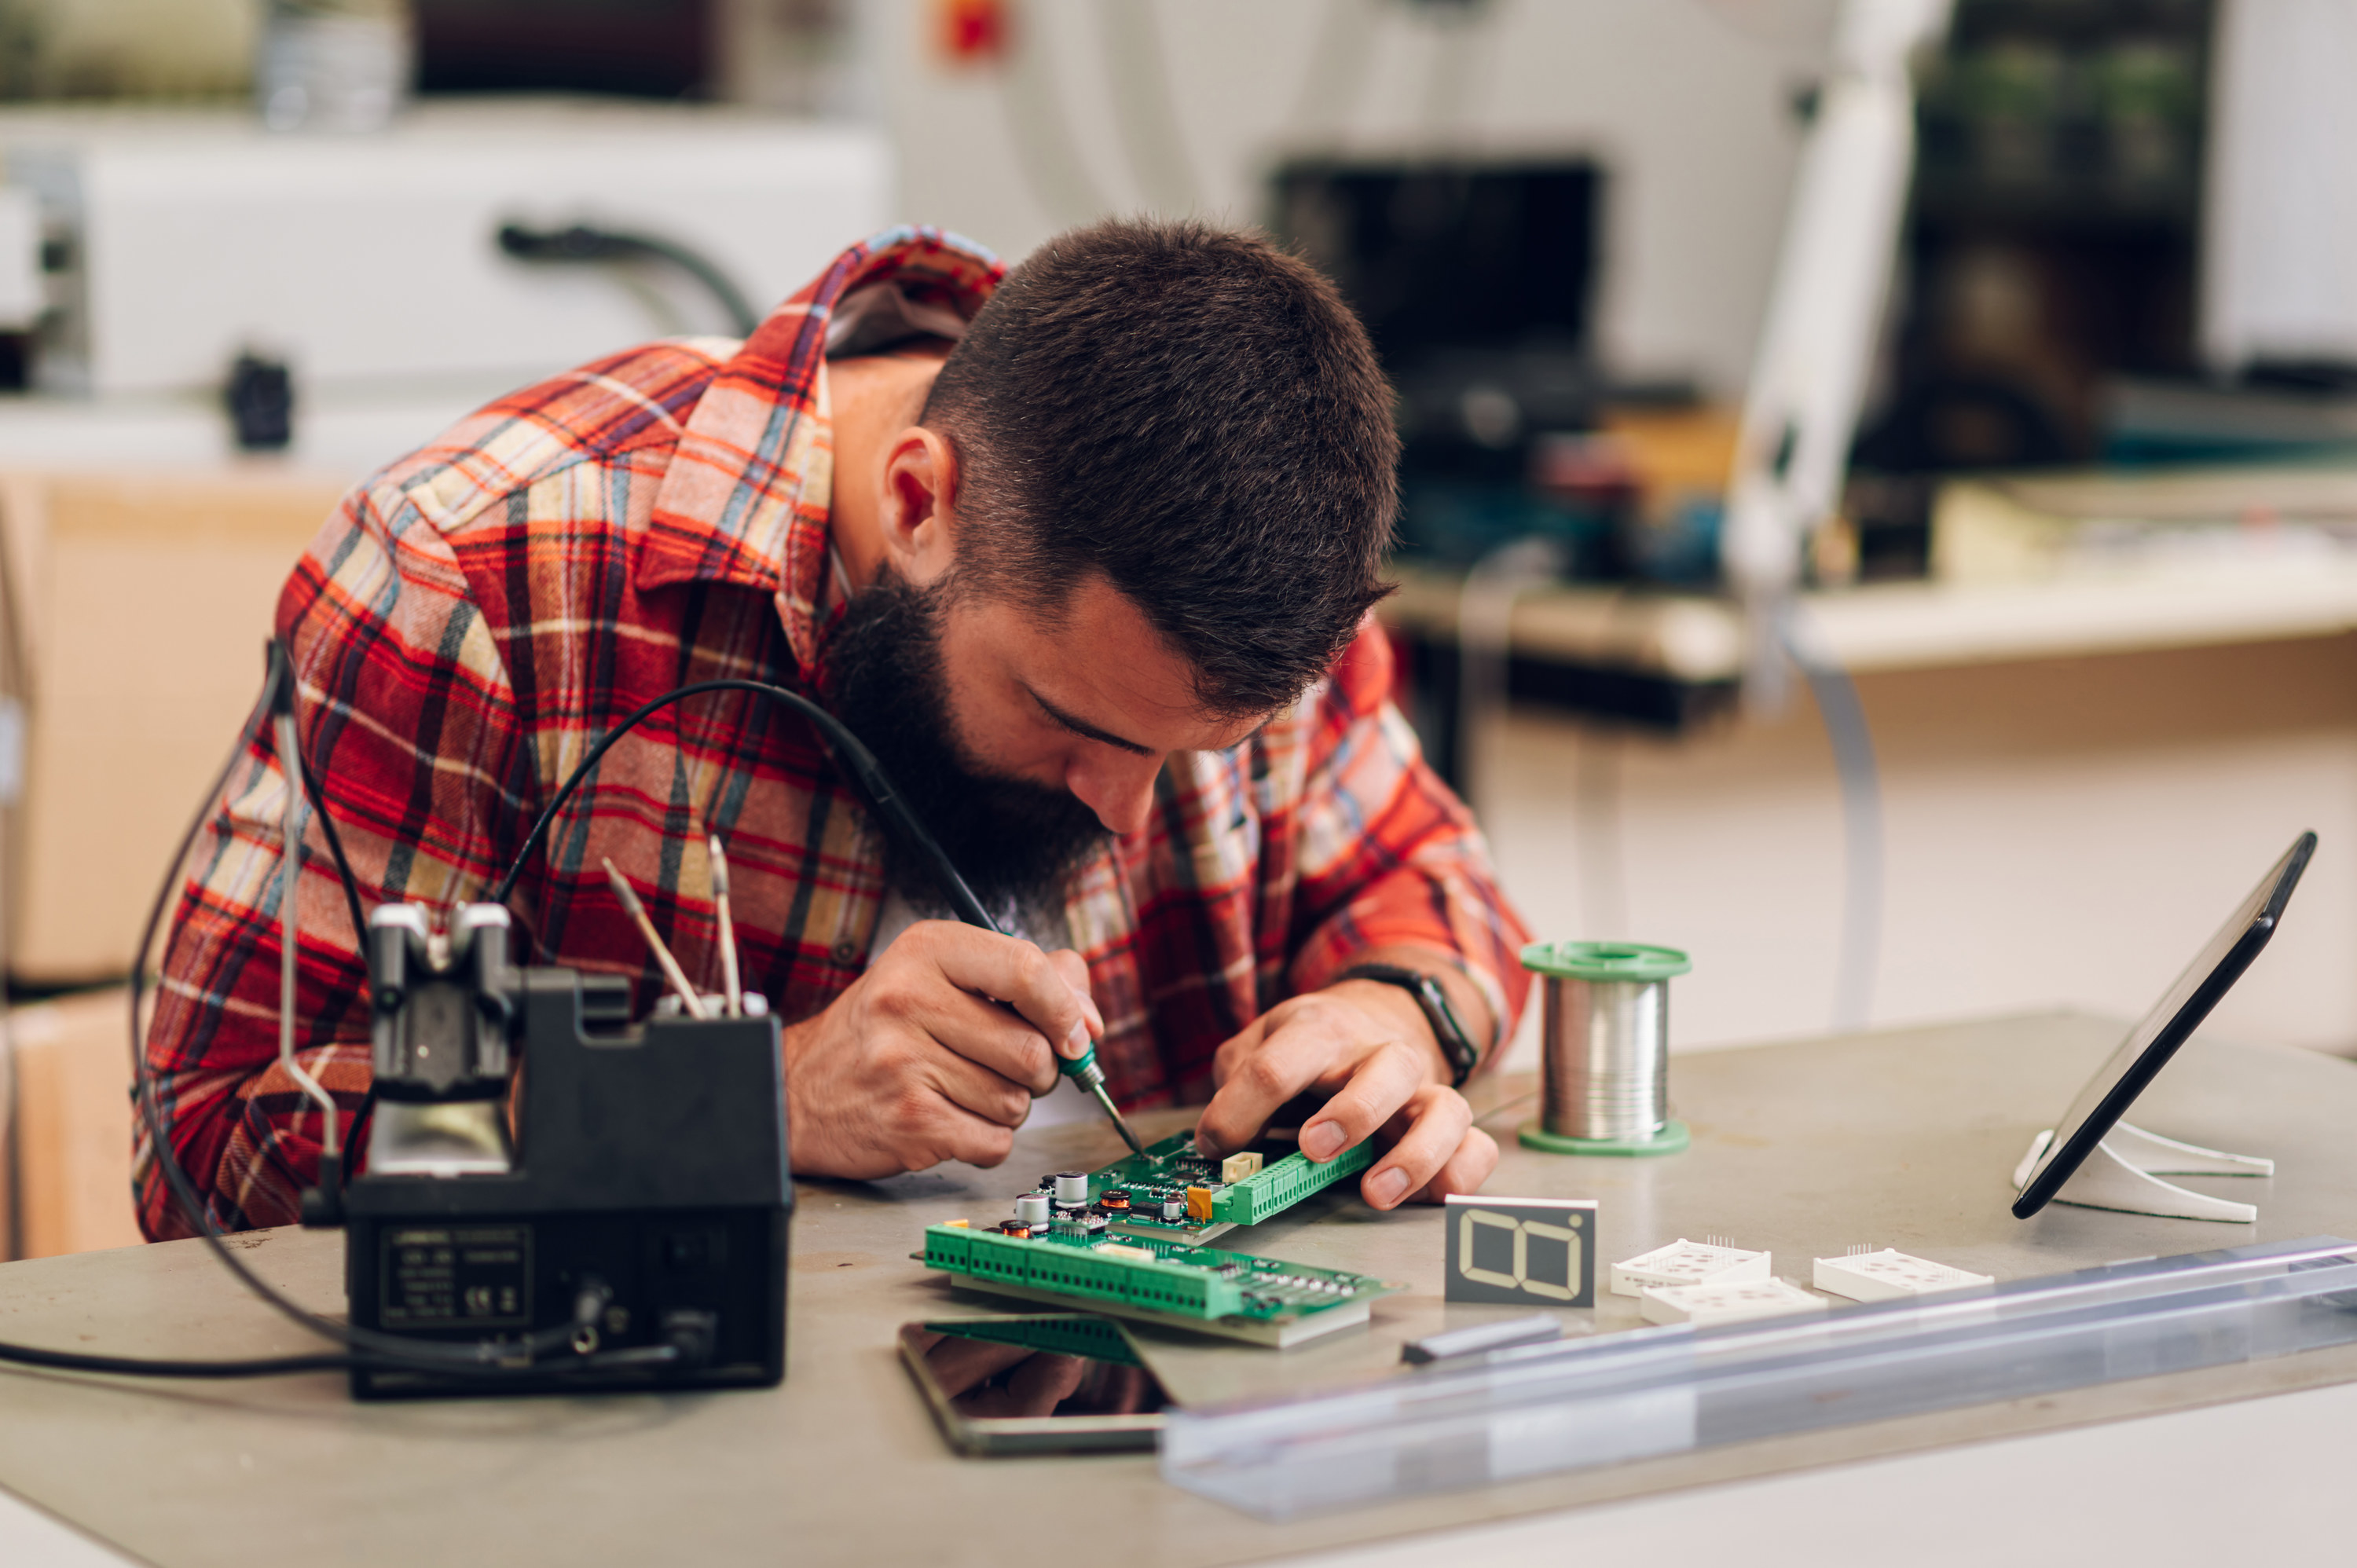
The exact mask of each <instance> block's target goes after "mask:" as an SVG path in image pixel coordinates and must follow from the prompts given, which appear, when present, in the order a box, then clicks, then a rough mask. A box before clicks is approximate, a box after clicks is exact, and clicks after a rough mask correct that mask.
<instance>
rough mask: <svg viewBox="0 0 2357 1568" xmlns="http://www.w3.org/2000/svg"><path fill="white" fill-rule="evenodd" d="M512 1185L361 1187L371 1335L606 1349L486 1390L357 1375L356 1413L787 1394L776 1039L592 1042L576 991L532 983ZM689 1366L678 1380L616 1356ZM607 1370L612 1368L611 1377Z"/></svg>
mask: <svg viewBox="0 0 2357 1568" xmlns="http://www.w3.org/2000/svg"><path fill="white" fill-rule="evenodd" d="M517 1000H518V1003H519V1004H520V1005H521V1007H522V1010H523V1017H522V1030H521V1036H520V1037H521V1041H522V1047H523V1049H522V1057H523V1068H522V1072H523V1086H522V1113H521V1116H520V1118H519V1126H518V1129H517V1147H518V1150H519V1156H518V1159H517V1162H516V1165H515V1168H514V1169H513V1170H511V1171H509V1172H506V1173H503V1174H500V1175H465V1176H376V1175H363V1176H356V1177H354V1178H353V1179H352V1181H351V1183H350V1186H349V1187H347V1188H346V1189H345V1193H344V1203H343V1208H344V1226H345V1284H346V1289H347V1291H348V1293H349V1295H350V1312H351V1321H352V1323H353V1325H354V1326H357V1327H361V1328H369V1329H376V1330H380V1331H382V1332H384V1333H388V1334H397V1335H402V1336H404V1337H415V1338H425V1339H436V1340H443V1341H448V1342H453V1343H461V1344H471V1343H476V1342H479V1341H481V1340H484V1339H486V1338H490V1337H505V1338H511V1339H515V1338H522V1337H524V1336H526V1335H528V1334H531V1333H533V1332H535V1331H540V1330H547V1329H553V1328H556V1327H559V1326H563V1325H565V1324H568V1323H571V1322H572V1321H573V1317H574V1310H575V1307H574V1304H575V1302H576V1298H577V1297H578V1294H579V1293H580V1291H581V1290H582V1288H583V1287H584V1286H585V1285H587V1284H591V1283H596V1284H602V1285H603V1286H604V1287H605V1289H606V1290H607V1291H608V1292H610V1299H609V1300H608V1305H607V1306H606V1308H605V1310H604V1312H603V1314H602V1315H601V1316H600V1318H599V1320H598V1322H597V1325H596V1326H595V1329H594V1332H587V1333H582V1334H579V1335H577V1336H576V1346H575V1348H571V1349H567V1350H565V1351H563V1352H560V1353H559V1356H558V1357H557V1358H555V1359H553V1360H552V1359H544V1360H543V1361H542V1362H541V1363H538V1364H537V1365H538V1367H539V1368H541V1369H535V1370H531V1371H524V1370H522V1369H515V1370H511V1371H505V1372H501V1373H498V1374H494V1375H491V1376H478V1375H469V1374H465V1373H461V1374H458V1375H455V1376H454V1375H449V1374H444V1373H439V1372H436V1371H434V1370H431V1369H418V1370H409V1369H400V1370H387V1369H381V1368H379V1369H357V1370H355V1371H354V1372H353V1373H352V1375H351V1379H352V1381H351V1387H352V1392H353V1394H354V1396H356V1397H358V1398H362V1399H397V1398H415V1397H420V1396H449V1395H454V1394H455V1395H482V1394H492V1393H580V1392H610V1391H621V1390H650V1389H685V1388H723V1387H744V1386H764V1385H770V1384H774V1383H776V1382H778V1381H779V1380H780V1379H782V1378H783V1377H784V1376H785V1369H786V1256H787V1225H788V1221H789V1219H791V1213H792V1208H793V1184H792V1182H791V1180H790V1179H789V1178H788V1176H787V1174H786V1131H785V1099H784V1085H783V1083H782V1081H781V1077H780V1075H781V1072H782V1067H781V1058H780V1051H779V1035H778V1025H777V1021H776V1020H775V1019H774V1018H767V1017H764V1018H726V1019H716V1020H711V1021H707V1022H697V1021H694V1020H690V1019H663V1018H657V1019H651V1020H649V1021H648V1022H647V1023H646V1024H645V1025H643V1026H640V1027H639V1028H637V1029H625V1030H619V1031H616V1032H613V1033H610V1034H594V1035H593V1034H590V1033H588V1032H587V1031H586V1030H585V1028H584V1021H583V1013H584V1009H583V1005H582V985H581V981H580V977H579V976H577V975H576V974H575V973H574V972H572V971H570V970H556V969H542V970H529V971H526V972H523V974H522V986H521V989H520V992H519V994H518V998H517ZM666 1344H675V1345H681V1346H684V1347H687V1348H688V1349H687V1351H686V1352H685V1353H683V1354H682V1355H681V1356H680V1358H679V1359H676V1360H674V1361H673V1362H671V1363H669V1364H656V1365H645V1364H640V1365H630V1364H628V1358H627V1357H623V1358H619V1359H617V1358H615V1356H614V1353H615V1352H629V1351H632V1350H641V1351H643V1350H647V1349H651V1348H656V1347H662V1346H664V1345H666ZM601 1359H602V1364H601Z"/></svg>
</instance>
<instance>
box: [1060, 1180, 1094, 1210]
mask: <svg viewBox="0 0 2357 1568" xmlns="http://www.w3.org/2000/svg"><path fill="white" fill-rule="evenodd" d="M1088 1206H1089V1178H1088V1176H1087V1174H1086V1173H1085V1172H1082V1171H1058V1172H1057V1173H1056V1207H1057V1208H1087V1207H1088Z"/></svg>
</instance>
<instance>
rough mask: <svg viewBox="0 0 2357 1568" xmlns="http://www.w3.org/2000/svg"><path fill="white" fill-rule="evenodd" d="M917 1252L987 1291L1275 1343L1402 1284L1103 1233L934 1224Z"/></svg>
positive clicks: (1355, 1312) (1352, 1316) (1356, 1310)
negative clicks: (1033, 1232) (1014, 1232)
mask: <svg viewBox="0 0 2357 1568" xmlns="http://www.w3.org/2000/svg"><path fill="white" fill-rule="evenodd" d="M912 1255H913V1256H914V1257H915V1258H916V1259H917V1260H918V1261H919V1262H922V1263H923V1264H924V1265H925V1266H926V1267H927V1268H929V1269H938V1270H941V1271H942V1272H943V1273H951V1274H956V1275H959V1276H962V1277H963V1279H964V1280H965V1281H966V1283H969V1284H971V1285H973V1286H974V1287H976V1288H979V1289H983V1290H991V1291H996V1292H999V1293H1001V1294H1010V1295H1017V1296H1021V1297H1023V1298H1025V1299H1028V1300H1035V1301H1052V1302H1055V1303H1057V1304H1058V1305H1066V1306H1085V1307H1087V1308H1089V1309H1090V1310H1092V1311H1097V1312H1106V1313H1111V1314H1114V1315H1115V1316H1125V1317H1135V1318H1138V1319H1140V1320H1142V1321H1146V1322H1150V1323H1162V1324H1166V1325H1170V1326H1178V1327H1184V1328H1189V1329H1194V1330H1198V1331H1200V1332H1206V1333H1212V1334H1221V1335H1225V1336H1228V1337H1234V1338H1241V1339H1249V1340H1252V1341H1254V1342H1255V1343H1260V1344H1268V1345H1287V1344H1291V1343H1294V1342H1295V1341H1296V1340H1298V1339H1302V1338H1307V1337H1313V1336H1315V1335H1318V1334H1323V1333H1326V1332H1329V1331H1330V1330H1332V1329H1336V1328H1342V1327H1347V1326H1350V1325H1351V1324H1354V1323H1361V1322H1363V1321H1365V1319H1366V1316H1367V1304H1368V1303H1370V1302H1372V1300H1373V1299H1374V1298H1375V1297H1377V1296H1380V1295H1387V1294H1391V1293H1392V1292H1393V1291H1394V1290H1396V1289H1398V1288H1399V1287H1398V1286H1396V1285H1391V1284H1386V1283H1383V1281H1381V1280H1377V1279H1373V1278H1371V1277H1369V1276H1368V1275H1365V1274H1354V1273H1346V1272H1343V1271H1341V1270H1338V1269H1320V1268H1314V1267H1312V1266H1310V1265H1308V1264H1306V1263H1287V1262H1278V1261H1277V1260H1275V1259H1274V1258H1256V1257H1254V1256H1253V1255H1251V1254H1250V1253H1246V1252H1228V1251H1220V1250H1219V1249H1217V1248H1212V1247H1199V1246H1194V1245H1191V1244H1189V1242H1187V1241H1184V1240H1164V1239H1159V1238H1151V1237H1131V1236H1124V1237H1118V1238H1113V1237H1107V1236H1105V1235H1104V1234H1103V1232H1102V1231H1090V1232H1086V1233H1082V1234H1059V1233H1050V1234H1048V1235H1043V1236H1011V1235H1008V1234H1006V1233H1005V1232H1003V1231H998V1230H974V1229H972V1228H970V1227H967V1226H964V1225H931V1226H928V1227H926V1230H925V1250H924V1251H921V1252H918V1253H914V1254H912Z"/></svg>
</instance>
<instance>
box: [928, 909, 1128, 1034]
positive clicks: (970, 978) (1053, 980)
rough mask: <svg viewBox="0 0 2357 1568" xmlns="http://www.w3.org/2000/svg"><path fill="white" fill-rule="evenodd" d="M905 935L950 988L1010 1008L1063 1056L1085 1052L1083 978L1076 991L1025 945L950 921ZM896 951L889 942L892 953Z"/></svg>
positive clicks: (1086, 1030) (1086, 1027) (1087, 1015)
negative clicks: (909, 937) (937, 968)
mask: <svg viewBox="0 0 2357 1568" xmlns="http://www.w3.org/2000/svg"><path fill="white" fill-rule="evenodd" d="M920 932H921V933H922V935H921V936H919V933H920ZM909 936H917V937H918V940H919V950H920V951H922V952H924V953H925V954H926V955H928V956H929V957H931V960H932V961H933V962H934V963H935V964H936V965H938V966H939V967H940V970H941V972H942V976H943V977H944V978H945V979H947V980H948V981H949V983H951V984H952V985H954V986H956V987H957V988H958V989H959V990H961V991H971V992H974V993H979V994H981V995H984V996H987V997H990V998H992V999H993V1000H995V1001H998V1002H1003V1003H1005V1004H1006V1005H1007V1006H1009V1007H1012V1008H1013V1009H1015V1011H1016V1012H1017V1013H1019V1014H1021V1015H1023V1016H1024V1017H1025V1018H1026V1019H1028V1020H1029V1022H1030V1024H1031V1026H1032V1027H1033V1028H1035V1029H1037V1030H1039V1033H1040V1034H1041V1035H1042V1036H1045V1037H1046V1038H1047V1039H1048V1040H1049V1043H1050V1044H1051V1045H1052V1046H1053V1047H1055V1048H1056V1050H1057V1051H1058V1052H1060V1054H1062V1055H1064V1056H1067V1057H1077V1056H1079V1055H1080V1054H1081V1052H1082V1050H1084V1049H1086V1048H1087V1046H1088V1040H1089V1020H1090V1016H1091V1013H1092V1004H1091V1003H1090V1001H1089V999H1088V991H1087V987H1086V983H1085V975H1083V976H1082V982H1083V983H1082V985H1081V986H1080V987H1079V988H1077V989H1076V988H1075V987H1074V985H1073V984H1072V982H1071V978H1070V977H1068V976H1067V974H1066V973H1065V972H1063V971H1062V970H1060V969H1059V968H1058V967H1057V966H1056V965H1055V964H1054V963H1053V962H1051V961H1049V958H1048V955H1047V954H1046V953H1044V952H1041V951H1040V950H1039V949H1038V948H1036V947H1034V946H1032V945H1031V944H1030V943H1029V942H1027V941H1024V940H1020V939H1019V938H1016V937H1006V936H1001V935H999V934H998V933H997V932H996V931H985V930H982V929H979V928H977V927H974V926H964V925H959V924H957V923H956V922H954V921H950V920H925V921H920V922H919V923H918V924H917V925H915V926H912V927H910V928H909ZM901 940H902V941H905V940H908V938H907V937H903V938H902V939H901ZM899 947H900V943H899V942H894V943H893V944H892V949H891V952H897V951H898V950H899ZM891 952H887V953H886V955H885V956H886V958H887V959H889V958H890V956H891ZM1100 1027H1102V1021H1100Z"/></svg>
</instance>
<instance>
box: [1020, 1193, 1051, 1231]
mask: <svg viewBox="0 0 2357 1568" xmlns="http://www.w3.org/2000/svg"><path fill="white" fill-rule="evenodd" d="M1015 1218H1016V1219H1017V1221H1018V1222H1019V1223H1021V1224H1025V1225H1028V1226H1030V1227H1031V1228H1032V1229H1033V1230H1039V1228H1041V1227H1043V1226H1045V1225H1046V1224H1047V1223H1048V1221H1049V1219H1050V1218H1052V1217H1051V1216H1050V1215H1049V1212H1048V1195H1047V1194H1046V1193H1044V1192H1027V1193H1025V1194H1024V1195H1023V1196H1022V1197H1018V1198H1017V1199H1016V1200H1015Z"/></svg>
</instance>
